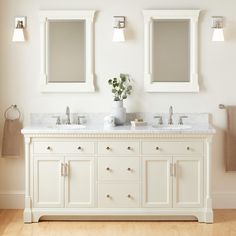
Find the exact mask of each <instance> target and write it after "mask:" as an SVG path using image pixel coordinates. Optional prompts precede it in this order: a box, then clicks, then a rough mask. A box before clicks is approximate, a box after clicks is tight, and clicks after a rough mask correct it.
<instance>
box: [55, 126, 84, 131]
mask: <svg viewBox="0 0 236 236" xmlns="http://www.w3.org/2000/svg"><path fill="white" fill-rule="evenodd" d="M55 128H56V129H65V130H73V129H74V130H76V129H84V128H86V126H85V125H56V126H55Z"/></svg>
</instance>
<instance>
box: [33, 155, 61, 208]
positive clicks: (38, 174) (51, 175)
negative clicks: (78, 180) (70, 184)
mask: <svg viewBox="0 0 236 236" xmlns="http://www.w3.org/2000/svg"><path fill="white" fill-rule="evenodd" d="M63 162H64V158H63V157H56V156H53V157H50V156H47V157H34V197H33V198H34V207H63V206H64V177H63Z"/></svg>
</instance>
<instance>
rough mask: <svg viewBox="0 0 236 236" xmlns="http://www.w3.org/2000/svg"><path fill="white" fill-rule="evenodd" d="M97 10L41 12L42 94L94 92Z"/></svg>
mask: <svg viewBox="0 0 236 236" xmlns="http://www.w3.org/2000/svg"><path fill="white" fill-rule="evenodd" d="M94 14H95V11H93V10H92V11H40V23H41V24H40V25H41V27H40V35H41V39H40V41H41V91H42V92H48V93H50V92H51V93H63V92H65V93H68V92H93V91H94V90H95V89H94V81H93V80H94V73H93V51H94V49H93V37H94V36H93V19H94Z"/></svg>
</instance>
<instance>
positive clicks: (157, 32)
mask: <svg viewBox="0 0 236 236" xmlns="http://www.w3.org/2000/svg"><path fill="white" fill-rule="evenodd" d="M152 37H153V41H152V42H153V45H152V46H153V55H152V57H153V58H152V68H153V69H152V70H153V76H152V81H153V82H189V81H190V20H189V19H186V20H185V19H155V20H154V21H153V36H152Z"/></svg>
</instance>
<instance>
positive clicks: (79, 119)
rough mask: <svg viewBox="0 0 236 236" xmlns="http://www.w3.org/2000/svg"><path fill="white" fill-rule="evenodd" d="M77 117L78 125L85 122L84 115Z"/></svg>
mask: <svg viewBox="0 0 236 236" xmlns="http://www.w3.org/2000/svg"><path fill="white" fill-rule="evenodd" d="M77 119H78V120H77V124H78V125H80V124H84V123H86V117H85V116H78V118H77Z"/></svg>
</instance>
